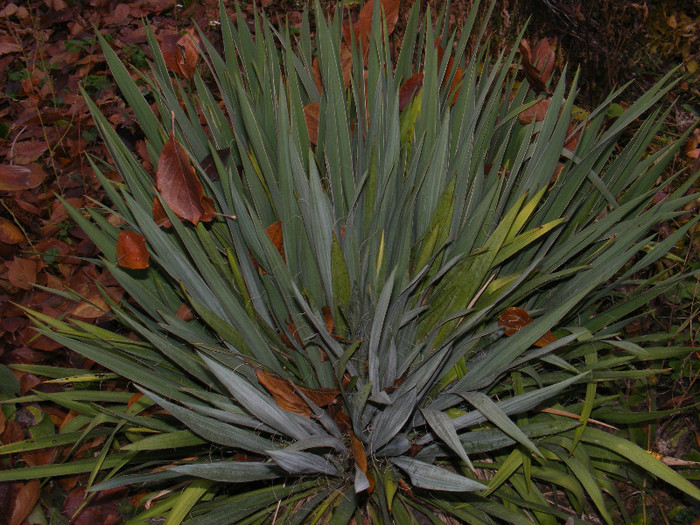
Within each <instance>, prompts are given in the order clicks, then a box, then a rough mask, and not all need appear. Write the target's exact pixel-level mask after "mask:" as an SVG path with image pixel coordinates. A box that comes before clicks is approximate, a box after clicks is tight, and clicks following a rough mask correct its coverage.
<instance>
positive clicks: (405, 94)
mask: <svg viewBox="0 0 700 525" xmlns="http://www.w3.org/2000/svg"><path fill="white" fill-rule="evenodd" d="M421 87H423V73H416V74H415V75H413V76H412V77H411V78H409V79H408V80H406V82H404V83H403V84H401V87H400V88H399V111H403V110H404V109H405V108H406V106H408V104H409V103H410V102H411V100H412V99H413V97H414V95H415V94H416V93H418V91H420V88H421Z"/></svg>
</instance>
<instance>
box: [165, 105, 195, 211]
mask: <svg viewBox="0 0 700 525" xmlns="http://www.w3.org/2000/svg"><path fill="white" fill-rule="evenodd" d="M173 118H174V117H173ZM156 187H157V188H158V191H159V192H160V194H161V197H162V198H163V201H164V202H165V203H166V204H167V205H168V206H169V207H170V209H171V210H173V212H174V213H175V215H177V216H178V217H180V218H181V219H186V220H188V221H190V222H191V223H192V224H197V223H198V222H199V221H200V219H201V218H202V216H203V215H204V214H205V210H204V206H203V205H202V197H203V195H204V193H203V190H202V183H201V182H199V179H198V178H197V175H196V174H195V172H194V168H193V167H192V164H191V163H190V159H189V157H188V156H187V152H186V151H185V149H184V148H183V147H182V146H181V145H180V144H179V143H178V142H177V140H176V139H175V126H174V125H173V126H172V127H171V131H170V137H169V138H168V141H167V142H166V143H165V145H164V146H163V150H162V151H161V152H160V158H159V159H158V169H157V171H156Z"/></svg>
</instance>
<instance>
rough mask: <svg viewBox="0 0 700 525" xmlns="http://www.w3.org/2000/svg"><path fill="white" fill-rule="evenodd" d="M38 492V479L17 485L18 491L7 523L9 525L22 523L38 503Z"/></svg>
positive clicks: (39, 488) (39, 484) (39, 486)
mask: <svg viewBox="0 0 700 525" xmlns="http://www.w3.org/2000/svg"><path fill="white" fill-rule="evenodd" d="M40 491H41V482H40V481H39V480H38V479H35V480H32V481H30V482H29V483H20V484H19V491H18V492H17V494H15V501H14V504H13V505H12V512H11V514H10V520H9V521H8V524H9V525H21V524H22V523H23V522H24V520H25V519H26V518H27V516H29V514H30V513H31V512H32V509H34V506H35V505H36V502H37V501H39V494H40ZM6 510H9V509H6Z"/></svg>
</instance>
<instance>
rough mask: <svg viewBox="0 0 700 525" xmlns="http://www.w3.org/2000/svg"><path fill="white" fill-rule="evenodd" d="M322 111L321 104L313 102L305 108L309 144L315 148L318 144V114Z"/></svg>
mask: <svg viewBox="0 0 700 525" xmlns="http://www.w3.org/2000/svg"><path fill="white" fill-rule="evenodd" d="M320 110H321V103H320V102H312V103H311V104H307V105H306V106H304V120H305V121H306V132H307V133H308V134H309V142H311V144H313V145H314V146H315V145H316V144H318V114H319V111H320Z"/></svg>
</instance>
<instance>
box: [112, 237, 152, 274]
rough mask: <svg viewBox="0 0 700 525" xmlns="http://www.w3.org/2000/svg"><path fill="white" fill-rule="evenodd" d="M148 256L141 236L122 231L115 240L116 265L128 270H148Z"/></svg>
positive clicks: (144, 240)
mask: <svg viewBox="0 0 700 525" xmlns="http://www.w3.org/2000/svg"><path fill="white" fill-rule="evenodd" d="M149 258H150V254H149V253H148V249H147V248H146V239H145V237H144V236H143V235H140V234H138V233H136V232H132V231H129V230H123V231H122V232H121V233H120V234H119V237H118V238H117V264H118V265H119V266H121V267H122V268H128V269H130V270H143V269H145V268H148V259H149Z"/></svg>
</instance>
